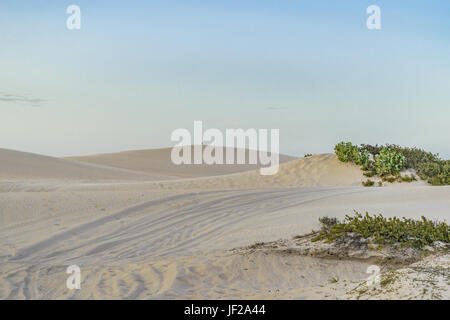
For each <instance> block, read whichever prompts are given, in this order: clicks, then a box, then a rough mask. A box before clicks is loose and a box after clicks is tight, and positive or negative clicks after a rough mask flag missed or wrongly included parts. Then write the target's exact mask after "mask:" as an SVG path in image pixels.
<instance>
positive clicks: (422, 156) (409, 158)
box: [386, 144, 440, 169]
mask: <svg viewBox="0 0 450 320" xmlns="http://www.w3.org/2000/svg"><path fill="white" fill-rule="evenodd" d="M386 148H387V149H389V150H391V151H394V152H397V153H399V154H401V155H403V156H404V157H405V159H406V163H405V168H406V169H410V168H411V169H417V168H418V167H419V165H420V164H422V163H427V162H439V161H440V158H439V156H438V155H437V154H432V153H431V152H426V151H424V150H422V149H418V148H404V147H400V146H397V145H394V144H388V145H386Z"/></svg>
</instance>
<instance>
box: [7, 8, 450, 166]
mask: <svg viewBox="0 0 450 320" xmlns="http://www.w3.org/2000/svg"><path fill="white" fill-rule="evenodd" d="M70 4H76V5H79V6H80V8H81V13H82V17H81V18H82V26H81V30H77V31H69V30H67V29H66V19H67V17H68V15H67V14H66V8H67V6H68V5H70ZM371 4H376V5H378V6H380V8H381V16H382V30H379V31H370V30H368V29H367V28H366V25H365V24H366V19H367V15H366V12H365V11H366V8H367V7H368V6H369V5H371ZM194 120H203V122H204V126H205V127H206V128H211V127H215V128H220V129H225V128H244V129H245V128H267V129H270V128H279V129H280V149H281V152H284V153H287V154H292V155H303V154H305V153H323V152H332V149H333V146H334V144H335V143H337V142H339V141H341V140H351V141H354V142H356V143H374V144H375V143H386V142H389V143H396V144H401V145H409V146H419V147H422V148H425V149H427V150H430V151H433V152H439V153H440V154H441V155H442V156H444V157H447V158H450V143H449V140H450V139H449V137H450V2H449V1H406V0H405V1H373V0H371V1H362V0H359V1H357V0H355V1H350V0H347V1H334V0H333V1H332V0H328V1H323V0H319V1H266V0H258V1H256V0H252V1H245V0H239V1H237V0H236V1H230V0H223V1H214V0H204V1H75V0H72V1H48V0H46V1H36V0H33V1H12V0H5V1H2V2H1V3H0V147H3V148H10V149H16V150H23V151H29V152H36V153H42V154H48V155H55V156H62V155H77V154H89V153H101V152H114V151H121V150H129V149H146V148H154V147H169V146H172V145H173V144H174V143H172V142H171V141H170V135H171V133H172V131H173V130H174V129H176V128H187V129H190V130H192V127H193V121H194Z"/></svg>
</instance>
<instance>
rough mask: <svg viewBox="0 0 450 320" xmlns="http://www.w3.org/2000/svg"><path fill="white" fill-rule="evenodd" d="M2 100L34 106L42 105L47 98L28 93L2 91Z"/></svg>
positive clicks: (0, 95)
mask: <svg viewBox="0 0 450 320" xmlns="http://www.w3.org/2000/svg"><path fill="white" fill-rule="evenodd" d="M0 101H3V102H13V103H21V104H28V105H30V106H32V107H40V106H41V104H42V103H43V102H45V101H46V100H45V99H40V98H34V97H29V96H26V95H18V94H11V93H2V92H0Z"/></svg>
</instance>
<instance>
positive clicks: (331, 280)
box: [328, 277, 339, 283]
mask: <svg viewBox="0 0 450 320" xmlns="http://www.w3.org/2000/svg"><path fill="white" fill-rule="evenodd" d="M328 282H329V283H336V282H339V278H336V277H330V279H328Z"/></svg>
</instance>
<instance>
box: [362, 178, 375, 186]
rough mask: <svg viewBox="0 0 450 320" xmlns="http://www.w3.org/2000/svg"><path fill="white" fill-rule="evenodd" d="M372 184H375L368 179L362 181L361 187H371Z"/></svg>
mask: <svg viewBox="0 0 450 320" xmlns="http://www.w3.org/2000/svg"><path fill="white" fill-rule="evenodd" d="M374 184H375V182H374V181H372V180H370V179H367V181H363V183H362V185H363V186H364V187H373V186H374Z"/></svg>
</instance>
